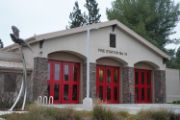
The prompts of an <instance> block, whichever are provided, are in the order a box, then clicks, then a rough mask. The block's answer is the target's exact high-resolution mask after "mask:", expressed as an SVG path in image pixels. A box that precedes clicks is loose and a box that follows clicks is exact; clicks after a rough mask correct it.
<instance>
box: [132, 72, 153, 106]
mask: <svg viewBox="0 0 180 120" xmlns="http://www.w3.org/2000/svg"><path fill="white" fill-rule="evenodd" d="M135 102H136V103H152V80H151V70H145V69H135Z"/></svg>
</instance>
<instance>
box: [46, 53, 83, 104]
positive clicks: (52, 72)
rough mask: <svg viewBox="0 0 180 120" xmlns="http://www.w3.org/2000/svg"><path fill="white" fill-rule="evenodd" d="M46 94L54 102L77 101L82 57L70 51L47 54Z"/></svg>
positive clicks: (78, 98)
mask: <svg viewBox="0 0 180 120" xmlns="http://www.w3.org/2000/svg"><path fill="white" fill-rule="evenodd" d="M48 59H49V60H48V95H49V96H53V98H54V103H56V104H58V103H62V104H66V103H69V104H71V103H79V100H80V89H81V88H80V83H81V64H82V61H83V58H82V57H80V56H77V55H75V54H73V53H71V52H54V53H51V54H49V55H48Z"/></svg>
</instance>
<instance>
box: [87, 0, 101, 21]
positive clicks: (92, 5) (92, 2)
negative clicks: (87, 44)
mask: <svg viewBox="0 0 180 120" xmlns="http://www.w3.org/2000/svg"><path fill="white" fill-rule="evenodd" d="M85 7H86V9H87V10H88V15H86V17H85V18H86V23H87V24H93V23H98V22H100V17H101V15H100V14H99V8H98V3H97V2H96V0H86V4H85Z"/></svg>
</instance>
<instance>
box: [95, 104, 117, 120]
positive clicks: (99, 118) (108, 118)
mask: <svg viewBox="0 0 180 120" xmlns="http://www.w3.org/2000/svg"><path fill="white" fill-rule="evenodd" d="M93 120H117V118H116V116H115V114H114V113H113V112H112V111H110V110H106V109H105V108H102V107H101V106H95V107H94V110H93Z"/></svg>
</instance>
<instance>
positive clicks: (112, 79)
mask: <svg viewBox="0 0 180 120" xmlns="http://www.w3.org/2000/svg"><path fill="white" fill-rule="evenodd" d="M119 84H120V70H119V68H118V67H112V66H104V65H97V67H96V95H97V98H99V99H100V100H102V101H103V102H105V103H119V90H120V88H119V86H120V85H119Z"/></svg>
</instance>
